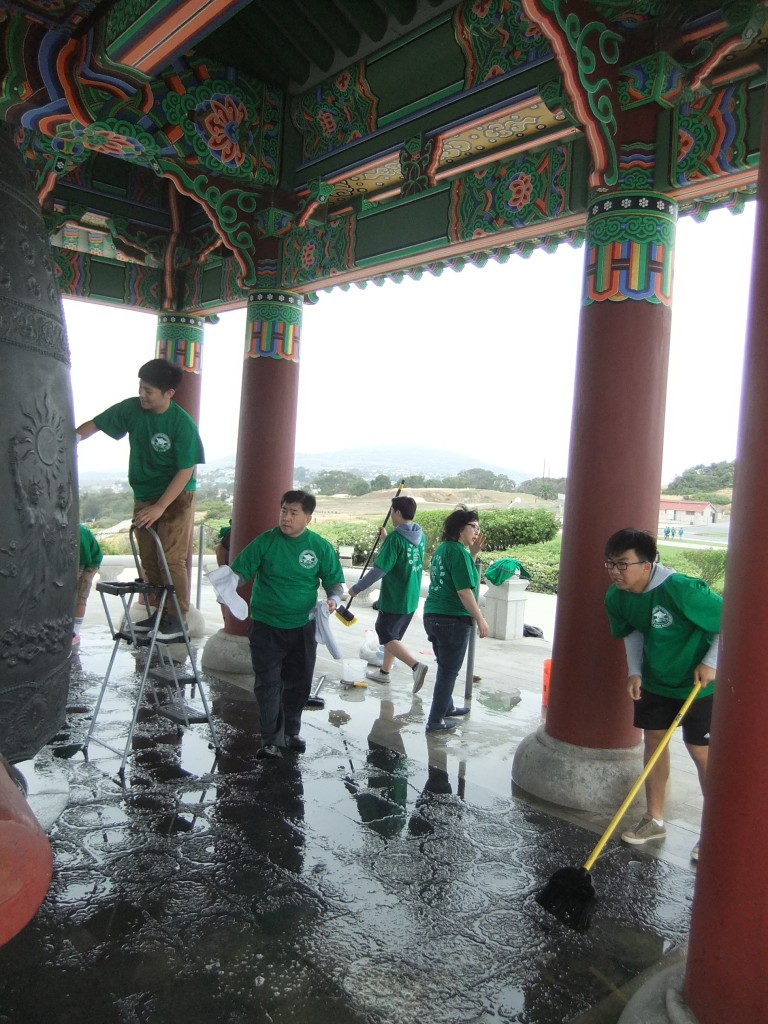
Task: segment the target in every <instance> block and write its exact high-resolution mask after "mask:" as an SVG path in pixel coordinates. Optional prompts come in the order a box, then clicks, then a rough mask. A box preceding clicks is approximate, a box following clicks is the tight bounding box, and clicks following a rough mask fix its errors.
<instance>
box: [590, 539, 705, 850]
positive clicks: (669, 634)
mask: <svg viewBox="0 0 768 1024" xmlns="http://www.w3.org/2000/svg"><path fill="white" fill-rule="evenodd" d="M656 559H657V550H656V541H655V540H654V538H653V537H652V536H651V535H650V534H649V533H644V532H643V531H641V530H633V529H625V530H619V531H618V532H617V533H614V534H613V536H612V537H611V538H610V539H609V540H608V543H607V544H606V546H605V567H606V569H607V570H608V573H609V575H610V578H611V586H610V587H609V589H608V592H607V594H606V596H605V609H606V612H607V613H608V620H609V622H610V626H611V635H612V636H615V637H621V638H623V639H624V646H625V648H626V652H627V670H628V678H627V690H628V691H629V695H630V697H631V698H632V700H633V701H634V702H635V706H634V724H635V726H636V727H637V728H638V729H642V730H643V739H644V762H645V763H646V764H647V762H648V760H649V758H650V757H651V755H652V754H653V752H654V751H655V750H656V748H657V747H658V745H659V744H660V742H661V741H662V739H663V737H664V734H665V732H666V730H667V729H668V728H669V726H670V725H671V724H672V722H673V721H674V718H675V715H676V714H677V713H678V712H679V710H680V708H681V706H682V704H683V702H684V701H685V698H686V697H687V696H688V694H689V693H690V691H691V687H692V686H693V684H694V683H696V682H698V683H701V690H700V691H699V693H698V695H697V698H696V700H695V701H694V702H693V704H692V706H691V708H690V710H689V711H688V713H687V714H686V716H685V718H684V719H683V741H684V742H685V746H686V749H687V750H688V753H689V754H690V756H691V758H692V760H693V763H694V764H695V765H696V771H697V772H698V776H699V784H700V785H701V791H702V794H704V795H706V786H705V783H706V776H707V758H708V754H709V728H710V721H711V717H712V694H713V689H714V682H715V667H716V665H717V645H718V639H719V632H720V616H721V612H722V606H723V600H722V598H721V597H719V596H718V595H717V594H713V593H712V591H711V590H710V589H709V587H708V586H707V585H706V583H704V581H703V580H699V579H695V578H693V577H691V576H685V575H683V573H679V572H675V571H674V569H668V568H667V567H666V566H664V565H662V564H661V563H660V562H657V561H656ZM669 764H670V758H669V748H668V747H667V748H665V749H664V751H663V752H662V754H661V756H660V757H659V759H658V761H657V762H656V764H655V766H654V767H653V769H652V771H651V772H650V774H649V776H648V778H647V779H646V781H645V797H646V812H645V814H644V815H643V816H642V818H641V819H640V821H639V822H638V823H637V825H635V826H634V828H631V829H628V830H627V831H625V832H622V834H621V838H622V839H623V840H624V842H625V843H631V844H632V845H634V846H640V845H642V844H644V843H649V842H653V841H657V840H661V839H663V838H664V837H665V836H666V834H667V830H666V826H665V825H664V798H665V793H666V787H667V780H668V779H669ZM691 859H692V860H694V861H697V860H698V859H699V844H698V842H697V843H696V845H695V846H694V848H693V850H692V851H691Z"/></svg>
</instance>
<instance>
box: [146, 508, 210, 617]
mask: <svg viewBox="0 0 768 1024" xmlns="http://www.w3.org/2000/svg"><path fill="white" fill-rule="evenodd" d="M194 499H195V494H194V491H182V492H181V494H180V495H179V496H178V498H176V499H175V501H172V502H171V504H170V505H169V506H168V508H167V509H166V510H165V512H163V514H162V515H161V516H160V518H159V519H158V520H157V522H156V523H154V524H153V526H152V529H153V530H154V531H155V533H156V534H157V535H158V537H159V538H160V543H161V544H162V545H163V551H164V553H165V560H166V562H167V563H168V571H169V572H170V574H171V580H172V581H173V586H174V588H175V590H176V598H177V600H178V602H179V608H180V610H181V614H182V616H184V617H186V614H187V611H188V610H189V578H188V576H187V551H188V550H189V542H190V539H191V537H192V524H193V502H194ZM153 504H154V502H152V501H137V502H134V505H133V514H134V516H135V515H136V513H137V512H138V511H139V510H140V509H142V508H146V507H147V506H148V505H153ZM136 543H137V544H138V546H139V554H140V555H141V564H142V567H143V569H144V573H145V575H146V577H147V582H148V583H152V584H155V585H157V586H165V583H166V581H165V580H164V579H163V570H162V562H161V561H160V559H159V557H158V551H157V548H156V547H155V542H154V540H153V538H152V537H150V536H149V534H148V533H147V531H146V530H141V529H139V530H137V531H136ZM166 608H167V609H168V611H169V612H171V613H173V614H175V613H176V609H175V608H174V605H173V601H171V600H169V601H167V602H166Z"/></svg>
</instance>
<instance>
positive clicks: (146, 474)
mask: <svg viewBox="0 0 768 1024" xmlns="http://www.w3.org/2000/svg"><path fill="white" fill-rule="evenodd" d="M182 374H183V371H182V370H181V369H180V368H179V367H178V366H174V365H173V363H170V362H168V360H167V359H150V361H149V362H148V363H144V365H143V366H142V367H141V368H140V369H139V397H138V398H126V399H125V401H123V402H118V403H117V405H112V406H110V407H109V409H105V410H104V412H101V413H99V414H98V416H94V418H93V419H92V420H87V421H86V422H85V423H82V424H81V425H80V426H79V427H78V428H77V440H78V441H84V440H85V439H86V438H88V437H92V436H93V434H96V433H97V432H98V431H100V430H101V431H103V432H104V433H105V434H107V435H108V436H109V437H113V438H115V440H117V439H119V438H121V437H125V435H126V434H127V435H128V440H129V443H130V446H131V454H130V460H129V463H128V482H129V483H130V485H131V490H132V491H133V497H134V505H133V523H134V526H137V527H147V526H151V527H152V528H153V529H154V530H155V532H156V533H157V535H158V537H159V538H160V543H161V544H162V546H163V552H164V554H165V560H166V562H167V563H168V571H169V572H170V574H171V580H172V582H173V586H174V589H175V591H176V600H177V601H178V604H179V611H180V612H181V615H182V618H183V619H186V615H187V611H188V610H189V579H188V576H187V551H188V549H189V541H190V537H191V535H192V524H193V500H194V493H195V487H196V482H195V477H194V472H195V467H196V466H197V465H198V464H199V463H202V462H205V454H204V452H203V445H202V442H201V441H200V435H199V434H198V431H197V426H196V425H195V421H194V420H193V419H192V417H191V416H190V415H189V414H188V413H187V412H185V411H184V410H183V409H182V408H181V407H180V406H178V405H176V403H175V402H173V401H172V399H173V396H174V394H175V393H176V389H177V388H178V386H179V384H180V383H181V378H182ZM136 542H137V544H138V546H139V553H140V555H141V564H142V567H143V569H144V573H145V574H146V577H147V582H148V583H151V584H153V585H154V586H164V585H165V583H166V581H165V579H163V572H162V567H161V563H160V560H159V558H158V554H157V548H156V547H155V543H154V541H153V539H152V537H150V536H149V534H148V533H147V532H146V530H143V529H138V530H137V531H136ZM156 615H157V613H154V614H153V615H151V616H150V617H149V618H148V619H144V620H143V621H140V622H136V623H134V629H135V630H136V631H137V632H149V630H150V629H153V628H154V627H155V620H156ZM184 625H186V623H185V624H184ZM156 635H157V639H158V640H165V641H166V642H170V641H173V640H181V639H183V632H182V623H181V622H179V620H178V617H177V616H176V612H175V608H174V606H173V603H172V602H169V603H168V604H166V607H165V611H164V614H163V617H162V619H161V620H160V624H159V628H158V631H157V634H156Z"/></svg>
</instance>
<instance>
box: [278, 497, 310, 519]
mask: <svg viewBox="0 0 768 1024" xmlns="http://www.w3.org/2000/svg"><path fill="white" fill-rule="evenodd" d="M280 505H281V506H283V505H301V511H302V512H303V513H304V515H306V516H311V515H312V513H313V512H314V511H315V508H316V506H317V498H316V497H315V496H314V494H310V493H309V491H286V492H285V494H284V495H283V496H282V498H281V499H280Z"/></svg>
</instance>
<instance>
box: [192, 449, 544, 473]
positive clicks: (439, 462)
mask: <svg viewBox="0 0 768 1024" xmlns="http://www.w3.org/2000/svg"><path fill="white" fill-rule="evenodd" d="M234 463H235V457H234V455H232V456H229V457H227V458H225V459H216V460H215V461H213V462H210V463H207V468H208V469H217V468H219V469H223V468H226V467H229V466H233V465H234ZM294 465H295V466H303V467H304V468H305V469H308V470H310V471H311V472H317V471H320V470H323V469H343V470H346V471H347V472H350V473H357V474H358V475H359V476H362V477H365V478H368V477H372V476H376V474H377V473H389V474H390V476H391V477H392V479H394V478H395V477H397V476H399V475H402V474H405V475H407V476H410V475H412V474H415V473H423V474H424V475H425V476H437V477H443V476H450V475H451V474H455V473H458V472H459V471H460V470H462V469H475V468H478V469H489V470H492V471H493V472H494V473H505V474H506V475H507V476H509V477H511V478H512V479H513V480H528V479H530V478H531V477H533V476H535V471H531V470H529V469H526V470H522V469H514V468H511V467H510V466H504V465H501V464H500V463H497V462H486V461H485V459H479V458H477V457H476V456H473V455H461V454H457V453H456V452H451V451H444V450H440V449H436V448H423V447H420V446H411V445H405V444H392V445H388V444H387V445H374V446H371V447H368V448H342V449H339V450H337V451H329V452H297V453H296V458H295V459H294Z"/></svg>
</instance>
